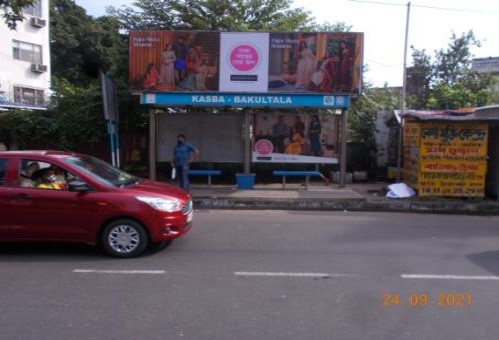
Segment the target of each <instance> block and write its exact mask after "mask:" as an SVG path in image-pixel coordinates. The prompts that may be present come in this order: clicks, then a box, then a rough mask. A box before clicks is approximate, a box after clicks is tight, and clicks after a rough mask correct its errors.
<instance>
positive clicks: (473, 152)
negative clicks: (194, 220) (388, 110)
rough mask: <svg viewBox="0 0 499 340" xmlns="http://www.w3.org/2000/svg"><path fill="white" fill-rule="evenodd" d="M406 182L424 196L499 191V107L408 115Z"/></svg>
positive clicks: (404, 116) (405, 119) (482, 194)
mask: <svg viewBox="0 0 499 340" xmlns="http://www.w3.org/2000/svg"><path fill="white" fill-rule="evenodd" d="M396 114H397V115H399V116H400V117H402V119H403V172H402V173H403V180H404V182H405V183H406V184H408V185H409V186H411V187H413V188H414V189H416V190H417V192H418V195H419V196H448V197H477V198H483V197H485V195H486V194H492V195H495V196H497V195H498V192H499V173H498V170H499V149H498V147H497V145H498V143H499V140H498V133H497V132H499V131H498V128H499V107H496V106H494V107H483V108H476V109H475V108H474V109H463V110H454V111H452V110H449V111H411V110H409V111H405V112H404V113H403V114H400V112H397V113H396Z"/></svg>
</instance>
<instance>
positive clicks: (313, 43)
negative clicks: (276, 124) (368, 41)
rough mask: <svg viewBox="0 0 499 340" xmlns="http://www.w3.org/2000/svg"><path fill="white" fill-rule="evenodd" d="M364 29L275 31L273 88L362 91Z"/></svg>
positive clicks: (271, 65) (271, 71) (271, 59)
mask: <svg viewBox="0 0 499 340" xmlns="http://www.w3.org/2000/svg"><path fill="white" fill-rule="evenodd" d="M362 39H363V35H362V34H361V33H271V34H270V57H269V91H273V92H285V93H317V92H319V93H352V94H359V93H360V91H361V87H360V86H361V67H362V45H363V41H362Z"/></svg>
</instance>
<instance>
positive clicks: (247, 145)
mask: <svg viewBox="0 0 499 340" xmlns="http://www.w3.org/2000/svg"><path fill="white" fill-rule="evenodd" d="M243 138H244V143H243V145H244V153H243V154H244V159H243V161H244V163H243V167H244V174H246V175H247V174H249V173H250V163H251V114H250V112H249V109H247V108H246V109H244V126H243Z"/></svg>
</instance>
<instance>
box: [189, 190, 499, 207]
mask: <svg viewBox="0 0 499 340" xmlns="http://www.w3.org/2000/svg"><path fill="white" fill-rule="evenodd" d="M386 186H387V183H382V182H378V183H355V184H348V185H347V186H346V187H345V188H341V189H340V188H339V187H338V185H337V184H329V185H324V184H323V183H311V184H310V185H309V187H308V189H307V190H305V187H304V186H303V185H301V184H288V185H287V186H286V189H285V190H283V189H282V185H281V184H267V185H255V187H254V189H253V190H238V189H237V188H236V187H235V186H229V185H214V186H212V187H208V186H207V185H205V184H204V185H203V184H191V194H192V196H193V200H194V205H195V207H196V208H197V209H283V210H331V211H345V210H346V211H391V212H417V213H442V214H479V215H499V201H495V200H487V199H467V198H463V199H455V198H441V197H411V198H405V199H391V198H387V197H385V196H384V193H385V191H384V189H385V188H386Z"/></svg>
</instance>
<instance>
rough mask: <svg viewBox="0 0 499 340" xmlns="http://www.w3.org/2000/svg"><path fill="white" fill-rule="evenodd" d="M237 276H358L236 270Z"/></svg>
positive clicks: (350, 275)
mask: <svg viewBox="0 0 499 340" xmlns="http://www.w3.org/2000/svg"><path fill="white" fill-rule="evenodd" d="M234 275H236V276H269V277H320V278H328V277H357V275H352V274H335V273H283V272H234Z"/></svg>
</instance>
